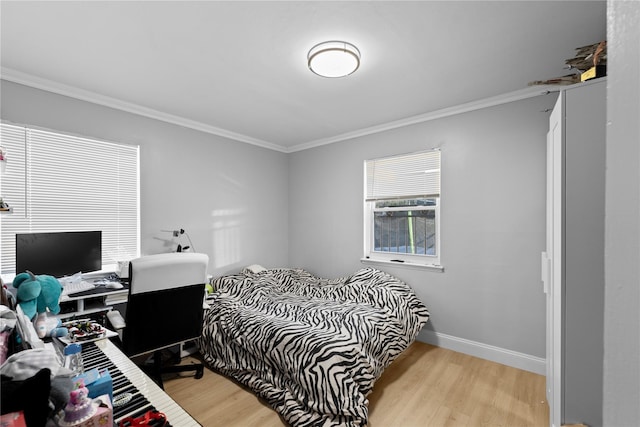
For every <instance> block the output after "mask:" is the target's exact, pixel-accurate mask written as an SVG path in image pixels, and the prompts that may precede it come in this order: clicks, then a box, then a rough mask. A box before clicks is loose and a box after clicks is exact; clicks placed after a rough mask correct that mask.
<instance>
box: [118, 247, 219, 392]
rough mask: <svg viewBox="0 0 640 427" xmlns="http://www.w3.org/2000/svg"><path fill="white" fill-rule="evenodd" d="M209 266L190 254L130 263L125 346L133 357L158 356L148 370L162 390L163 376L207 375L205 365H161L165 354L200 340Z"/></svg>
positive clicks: (205, 258) (201, 257)
mask: <svg viewBox="0 0 640 427" xmlns="http://www.w3.org/2000/svg"><path fill="white" fill-rule="evenodd" d="M208 262H209V257H208V256H207V255H205V254H199V253H189V252H182V253H169V254H158V255H148V256H143V257H141V258H137V259H134V260H132V261H131V264H130V267H129V280H130V287H129V299H128V301H127V308H126V315H125V322H126V326H125V327H124V329H123V330H122V348H123V351H124V353H125V354H126V355H127V356H129V357H130V358H132V357H136V356H141V355H144V354H148V353H153V365H152V366H151V369H149V367H147V366H143V369H145V370H146V371H149V370H150V371H151V372H148V373H150V376H151V377H152V378H153V379H154V381H156V383H158V385H159V386H160V387H161V388H163V384H162V373H166V372H184V371H191V370H195V378H196V379H198V378H202V375H203V373H204V366H203V365H202V364H191V365H172V366H162V350H163V349H166V348H169V347H174V346H176V345H179V344H181V343H184V342H186V341H191V340H194V339H196V338H198V337H199V336H200V332H201V331H202V319H203V312H204V309H203V302H204V292H205V290H204V285H205V283H206V280H207V264H208Z"/></svg>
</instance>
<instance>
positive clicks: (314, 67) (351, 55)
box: [307, 41, 360, 78]
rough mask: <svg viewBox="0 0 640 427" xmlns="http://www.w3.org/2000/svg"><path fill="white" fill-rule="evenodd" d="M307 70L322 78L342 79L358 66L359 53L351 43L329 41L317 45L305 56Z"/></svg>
mask: <svg viewBox="0 0 640 427" xmlns="http://www.w3.org/2000/svg"><path fill="white" fill-rule="evenodd" d="M307 64H308V65H309V69H310V70H311V71H312V72H314V73H315V74H317V75H319V76H322V77H329V78H335V77H344V76H348V75H349V74H352V73H353V72H354V71H356V70H357V69H358V67H359V66H360V51H359V50H358V48H357V47H355V46H354V45H352V44H351V43H347V42H342V41H329V42H322V43H318V44H317V45H315V46H314V47H312V48H311V50H310V51H309V54H308V55H307Z"/></svg>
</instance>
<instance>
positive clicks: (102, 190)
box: [0, 123, 140, 274]
mask: <svg viewBox="0 0 640 427" xmlns="http://www.w3.org/2000/svg"><path fill="white" fill-rule="evenodd" d="M0 137H1V141H2V146H3V148H4V149H5V151H6V158H7V161H6V167H5V170H4V173H3V174H2V176H1V177H0V179H1V181H0V195H1V196H2V198H3V200H4V202H6V203H7V204H9V206H11V207H12V208H13V212H12V213H11V214H2V215H0V242H1V244H2V246H1V248H2V249H1V254H0V255H1V256H0V259H1V261H2V263H1V265H0V270H1V271H0V272H1V273H2V274H13V273H15V238H16V237H15V236H16V233H37V232H56V231H93V230H101V231H102V265H103V268H109V267H111V266H112V265H114V264H116V262H117V261H119V260H126V259H130V258H133V257H136V256H138V255H139V253H140V251H139V179H138V171H139V162H138V153H139V148H138V146H131V145H124V144H116V143H111V142H105V141H97V140H93V139H88V138H80V137H75V136H69V135H64V134H59V133H54V132H49V131H43V130H38V129H31V128H28V127H24V126H15V125H9V124H5V123H2V124H1V125H0Z"/></svg>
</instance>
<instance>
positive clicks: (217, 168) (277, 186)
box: [0, 80, 288, 275]
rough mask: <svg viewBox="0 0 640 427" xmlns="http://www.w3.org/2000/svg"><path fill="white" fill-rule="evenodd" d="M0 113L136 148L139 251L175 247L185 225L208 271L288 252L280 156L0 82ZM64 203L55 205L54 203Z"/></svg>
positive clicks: (267, 261) (280, 258) (277, 258)
mask: <svg viewBox="0 0 640 427" xmlns="http://www.w3.org/2000/svg"><path fill="white" fill-rule="evenodd" d="M1 84H2V86H1V89H2V91H1V98H0V102H1V105H2V111H1V117H2V119H3V120H7V121H10V122H14V123H20V124H30V125H35V126H39V127H43V128H47V129H52V130H58V131H61V132H67V133H71V134H76V135H81V136H87V137H94V138H98V139H105V140H109V141H114V142H122V143H126V144H138V145H140V223H141V224H140V228H141V251H142V254H153V253H161V252H171V251H174V250H175V248H176V247H177V244H178V243H182V245H183V246H184V245H188V244H189V243H188V240H187V239H185V238H184V236H183V239H182V241H181V242H180V241H179V240H177V239H174V238H173V237H172V235H171V233H169V232H163V231H162V230H174V229H180V228H184V229H185V230H186V232H187V233H188V234H189V236H190V237H191V240H192V241H193V247H194V248H195V249H196V250H197V252H203V253H206V254H208V255H209V257H210V265H209V272H210V273H211V274H214V275H219V274H223V273H226V272H235V271H237V270H238V269H240V268H241V267H244V266H246V265H249V264H253V263H261V264H264V265H285V264H286V263H287V256H288V235H287V233H288V231H287V230H288V220H287V206H288V194H287V186H288V183H287V179H288V174H287V156H286V154H284V153H279V152H276V151H273V150H268V149H264V148H261V147H257V146H253V145H249V144H241V143H238V142H235V141H229V140H226V139H225V138H222V137H218V136H215V135H211V134H207V133H203V132H199V131H196V130H192V129H187V128H184V127H181V126H177V125H173V124H169V123H165V122H161V121H158V120H153V119H149V118H146V117H142V116H138V115H135V114H131V113H127V112H124V111H119V110H115V109H112V108H107V107H103V106H100V105H96V104H92V103H89V102H84V101H79V100H77V99H73V98H69V97H65V96H61V95H57V94H53V93H50V92H46V91H42V90H38V89H33V88H30V87H27V86H23V85H19V84H15V83H11V82H7V81H4V80H3V81H2V83H1ZM61 203H64V201H61Z"/></svg>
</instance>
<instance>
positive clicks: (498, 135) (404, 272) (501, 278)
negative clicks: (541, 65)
mask: <svg viewBox="0 0 640 427" xmlns="http://www.w3.org/2000/svg"><path fill="white" fill-rule="evenodd" d="M556 98H557V95H556V94H551V95H546V96H539V97H536V98H532V99H528V100H524V101H517V102H512V103H509V104H505V105H501V106H496V107H491V108H485V109H482V110H477V111H473V112H469V113H464V114H459V115H456V116H451V117H447V118H443V119H438V120H434V121H429V122H425V123H421V124H417V125H412V126H410V127H405V128H400V129H395V130H390V131H387V132H384V133H380V134H376V135H370V136H365V137H361V138H357V139H353V140H351V141H346V142H342V143H338V144H331V145H325V146H321V147H317V148H313V149H309V150H304V151H299V152H296V153H292V154H291V155H290V166H289V167H290V179H289V201H290V210H289V219H290V229H289V236H290V244H289V247H290V256H289V260H290V264H291V265H292V266H297V267H303V268H306V269H309V270H311V271H313V272H314V273H316V274H318V275H320V276H324V277H336V276H342V275H346V274H349V273H351V272H353V271H355V270H356V269H358V268H362V267H363V266H364V265H363V264H361V262H360V258H361V257H362V255H363V249H362V246H363V243H362V239H363V237H362V236H363V224H362V216H363V213H362V211H363V202H362V198H363V162H364V160H365V159H369V158H376V157H381V156H388V155H393V154H398V153H406V152H412V151H418V150H424V149H429V148H432V147H440V148H441V150H442V207H441V218H442V221H441V236H442V260H441V263H442V264H443V265H444V267H445V271H444V273H438V272H433V271H425V270H416V269H411V268H409V267H399V266H395V265H389V266H385V267H379V268H381V269H383V270H385V271H388V272H389V273H392V274H394V275H396V276H398V277H399V278H401V279H403V280H404V281H406V282H407V283H409V284H410V285H411V286H412V287H413V288H414V289H415V291H416V293H417V294H418V295H419V297H420V298H421V299H422V300H423V301H424V303H425V304H426V305H427V306H428V308H429V309H430V312H431V316H432V317H431V320H430V322H429V323H428V325H427V326H426V327H425V329H423V332H422V333H421V335H420V336H419V339H420V340H422V341H426V342H431V343H437V344H439V345H441V346H445V347H449V348H453V349H459V350H464V351H466V352H469V353H471V354H476V355H479V356H482V357H486V358H489V359H492V360H497V361H503V362H505V363H509V364H515V365H519V366H521V367H523V368H525V369H529V370H533V371H537V372H540V373H542V372H544V357H545V300H544V294H543V290H542V283H541V281H540V252H541V251H542V250H543V248H544V238H545V182H546V172H545V170H546V166H545V165H546V163H545V161H546V160H545V159H546V157H545V156H546V133H547V130H548V113H543V112H542V111H543V110H546V109H548V108H551V107H552V106H553V104H554V102H555V100H556ZM514 356H515V357H514Z"/></svg>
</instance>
